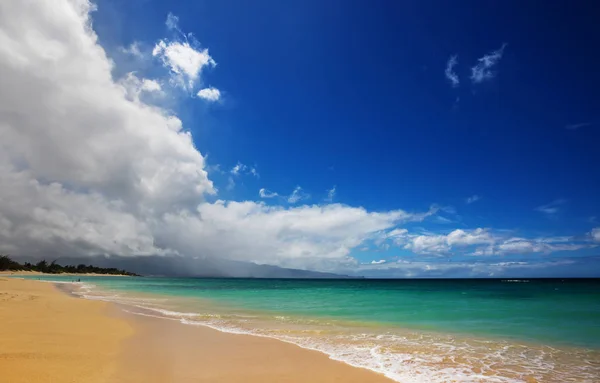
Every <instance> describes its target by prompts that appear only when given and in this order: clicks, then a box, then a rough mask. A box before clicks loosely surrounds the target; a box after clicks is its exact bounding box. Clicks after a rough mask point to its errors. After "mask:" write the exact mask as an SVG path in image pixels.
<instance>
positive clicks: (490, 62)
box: [471, 43, 507, 84]
mask: <svg viewBox="0 0 600 383" xmlns="http://www.w3.org/2000/svg"><path fill="white" fill-rule="evenodd" d="M506 45H507V44H506V43H504V44H502V46H501V47H500V48H499V49H497V50H495V51H492V52H490V53H488V54H486V55H485V56H483V57H481V58H479V59H477V64H476V65H475V66H474V67H472V68H471V82H472V83H473V84H479V83H482V82H484V81H487V80H491V79H493V78H494V77H495V76H496V72H494V71H493V70H492V68H493V67H494V66H495V65H496V64H497V63H498V62H499V61H500V59H501V58H502V55H503V54H504V48H506Z"/></svg>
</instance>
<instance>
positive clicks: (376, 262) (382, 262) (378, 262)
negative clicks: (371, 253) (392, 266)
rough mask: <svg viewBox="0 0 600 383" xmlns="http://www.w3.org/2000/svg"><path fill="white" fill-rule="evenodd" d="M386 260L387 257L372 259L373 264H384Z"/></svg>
mask: <svg viewBox="0 0 600 383" xmlns="http://www.w3.org/2000/svg"><path fill="white" fill-rule="evenodd" d="M385 262H386V260H385V259H380V260H379V261H371V264H372V265H381V264H384V263H385Z"/></svg>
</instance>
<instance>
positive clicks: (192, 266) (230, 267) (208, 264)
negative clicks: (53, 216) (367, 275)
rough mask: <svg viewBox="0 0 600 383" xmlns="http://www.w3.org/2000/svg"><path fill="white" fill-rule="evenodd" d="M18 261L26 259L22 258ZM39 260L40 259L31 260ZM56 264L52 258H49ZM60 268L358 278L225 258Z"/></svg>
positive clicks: (128, 260) (106, 261) (70, 261)
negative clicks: (106, 268) (91, 267)
mask: <svg viewBox="0 0 600 383" xmlns="http://www.w3.org/2000/svg"><path fill="white" fill-rule="evenodd" d="M19 260H27V259H25V258H19ZM32 261H38V260H32ZM48 261H53V259H48ZM57 263H58V264H61V265H77V264H80V263H85V264H93V265H94V266H98V267H114V268H118V269H124V270H128V271H130V272H132V273H136V274H141V275H147V276H170V277H212V278H218V277H222V278H324V279H326V278H330V279H333V278H355V277H350V276H346V275H338V274H333V273H323V272H318V271H309V270H299V269H287V268H283V267H278V266H271V265H257V264H255V263H249V262H240V261H231V260H226V259H214V258H201V257H198V258H196V259H193V258H188V257H166V256H165V257H161V256H146V257H91V258H90V257H64V258H59V259H58V260H57Z"/></svg>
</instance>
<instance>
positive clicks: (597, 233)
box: [590, 227, 600, 242]
mask: <svg viewBox="0 0 600 383" xmlns="http://www.w3.org/2000/svg"><path fill="white" fill-rule="evenodd" d="M590 236H591V237H592V240H594V241H595V242H600V227H595V228H593V229H592V231H591V232H590Z"/></svg>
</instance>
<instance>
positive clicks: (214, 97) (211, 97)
mask: <svg viewBox="0 0 600 383" xmlns="http://www.w3.org/2000/svg"><path fill="white" fill-rule="evenodd" d="M196 95H197V96H198V97H200V98H203V99H205V100H206V101H211V102H215V101H219V99H220V98H221V92H220V91H219V90H218V89H217V88H213V87H210V88H204V89H200V90H199V91H198V93H197V94H196Z"/></svg>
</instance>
